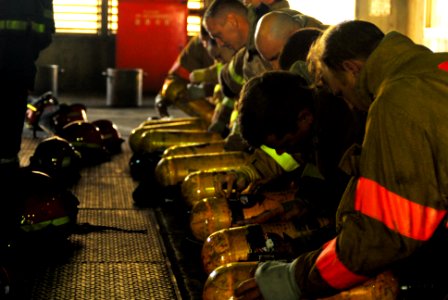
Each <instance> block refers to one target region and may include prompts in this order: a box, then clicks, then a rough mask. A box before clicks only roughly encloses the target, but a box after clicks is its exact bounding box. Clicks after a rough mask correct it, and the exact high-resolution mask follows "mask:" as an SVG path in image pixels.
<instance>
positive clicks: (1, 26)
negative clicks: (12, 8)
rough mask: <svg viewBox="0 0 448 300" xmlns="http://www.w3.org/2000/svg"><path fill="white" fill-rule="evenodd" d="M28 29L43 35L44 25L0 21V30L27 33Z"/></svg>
mask: <svg viewBox="0 0 448 300" xmlns="http://www.w3.org/2000/svg"><path fill="white" fill-rule="evenodd" d="M28 29H31V30H32V31H35V32H37V33H44V32H45V24H42V23H36V22H28V21H23V20H0V30H14V31H27V30H28Z"/></svg>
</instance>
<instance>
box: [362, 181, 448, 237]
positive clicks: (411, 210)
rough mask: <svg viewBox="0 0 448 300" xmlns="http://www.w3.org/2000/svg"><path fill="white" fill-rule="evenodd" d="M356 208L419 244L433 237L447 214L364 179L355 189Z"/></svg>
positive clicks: (444, 211)
mask: <svg viewBox="0 0 448 300" xmlns="http://www.w3.org/2000/svg"><path fill="white" fill-rule="evenodd" d="M355 209H356V210H358V211H360V212H361V213H363V214H364V215H367V216H369V217H371V218H373V219H376V220H378V221H380V222H382V223H383V224H384V225H385V226H387V227H388V228H389V229H391V230H394V231H396V232H398V233H400V234H401V235H403V236H406V237H409V238H413V239H416V240H422V241H425V240H428V239H429V238H430V237H431V236H432V235H433V233H434V231H435V230H436V228H437V227H438V226H439V224H440V222H441V221H442V220H443V218H444V217H445V215H446V213H447V212H446V210H437V209H435V208H431V207H427V206H424V205H421V204H418V203H415V202H412V201H410V200H408V199H405V198H403V197H401V196H399V195H397V194H395V193H393V192H391V191H389V190H387V189H386V188H385V187H383V186H381V185H379V184H378V183H377V182H375V181H373V180H370V179H367V178H364V177H361V178H360V179H359V180H358V185H357V187H356V195H355Z"/></svg>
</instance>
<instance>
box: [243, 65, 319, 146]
mask: <svg viewBox="0 0 448 300" xmlns="http://www.w3.org/2000/svg"><path fill="white" fill-rule="evenodd" d="M239 101H240V102H239V112H238V122H239V125H240V130H241V135H242V137H243V138H244V139H245V140H246V141H247V142H248V143H249V144H250V145H251V146H253V147H259V146H261V145H263V144H264V142H265V140H266V137H267V136H268V135H271V134H274V135H275V136H276V137H279V138H282V137H283V136H284V135H285V134H287V133H290V132H294V131H296V130H297V117H298V115H299V113H300V112H301V111H302V110H304V109H305V108H308V109H309V110H310V111H312V112H314V105H313V92H312V90H311V89H309V88H308V87H307V83H306V81H305V80H304V79H303V78H302V77H300V76H299V75H297V74H293V73H291V72H286V71H267V72H265V73H263V74H261V75H258V76H256V77H253V78H251V79H250V80H249V81H248V82H247V83H246V84H245V85H244V86H243V89H242V91H241V97H240V100H239Z"/></svg>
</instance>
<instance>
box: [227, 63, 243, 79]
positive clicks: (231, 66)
mask: <svg viewBox="0 0 448 300" xmlns="http://www.w3.org/2000/svg"><path fill="white" fill-rule="evenodd" d="M229 74H230V77H231V78H232V80H233V81H235V82H236V83H238V84H239V85H243V84H244V78H243V76H241V75H239V74H238V73H236V71H235V65H234V62H233V60H231V61H230V63H229Z"/></svg>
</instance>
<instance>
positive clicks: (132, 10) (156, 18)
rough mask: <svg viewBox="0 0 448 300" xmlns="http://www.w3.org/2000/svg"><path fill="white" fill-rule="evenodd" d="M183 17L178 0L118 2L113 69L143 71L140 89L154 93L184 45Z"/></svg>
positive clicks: (181, 6)
mask: <svg viewBox="0 0 448 300" xmlns="http://www.w3.org/2000/svg"><path fill="white" fill-rule="evenodd" d="M187 14H188V9H187V5H186V4H185V3H180V1H169V0H165V1H163V2H162V1H149V0H120V1H119V4H118V30H117V37H116V61H115V64H116V68H123V69H126V68H132V69H134V68H140V69H143V71H144V72H145V75H144V76H143V90H144V91H146V92H158V91H159V90H160V88H161V87H162V84H163V80H164V79H165V76H166V75H167V73H168V71H169V69H170V68H171V66H172V64H173V63H174V61H175V60H176V58H177V56H178V55H179V53H180V51H181V50H182V48H183V47H184V46H185V44H186V43H187V29H186V28H187V26H186V24H187Z"/></svg>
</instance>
